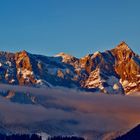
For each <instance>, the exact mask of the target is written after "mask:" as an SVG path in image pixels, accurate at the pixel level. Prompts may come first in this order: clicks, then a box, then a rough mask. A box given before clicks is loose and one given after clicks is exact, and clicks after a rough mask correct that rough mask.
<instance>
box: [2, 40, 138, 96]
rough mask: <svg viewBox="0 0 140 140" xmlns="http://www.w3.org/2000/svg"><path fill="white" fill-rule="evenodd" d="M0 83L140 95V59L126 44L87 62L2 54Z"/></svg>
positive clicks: (64, 56) (62, 57)
mask: <svg viewBox="0 0 140 140" xmlns="http://www.w3.org/2000/svg"><path fill="white" fill-rule="evenodd" d="M0 83H7V84H13V85H25V86H36V87H42V86H44V87H50V88H51V87H54V86H62V87H69V88H76V89H79V90H86V91H92V92H94V91H101V92H102V93H106V94H130V93H133V92H137V91H140V56H139V55H137V54H136V53H134V52H133V51H132V49H131V48H129V46H128V45H127V44H126V43H125V42H121V43H120V44H119V45H117V46H116V47H115V48H114V49H111V50H107V51H105V52H95V53H93V54H89V55H86V56H85V57H83V58H76V57H74V56H71V55H68V54H65V53H60V54H58V55H55V56H52V57H48V56H43V55H35V54H31V53H28V52H26V51H25V50H23V51H21V52H17V53H9V52H0Z"/></svg>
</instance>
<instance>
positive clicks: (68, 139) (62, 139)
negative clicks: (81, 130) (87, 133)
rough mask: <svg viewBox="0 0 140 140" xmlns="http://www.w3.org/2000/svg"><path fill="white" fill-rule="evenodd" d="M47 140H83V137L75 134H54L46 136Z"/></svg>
mask: <svg viewBox="0 0 140 140" xmlns="http://www.w3.org/2000/svg"><path fill="white" fill-rule="evenodd" d="M48 140H84V138H81V137H76V136H54V137H50V138H48Z"/></svg>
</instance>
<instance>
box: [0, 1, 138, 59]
mask: <svg viewBox="0 0 140 140" xmlns="http://www.w3.org/2000/svg"><path fill="white" fill-rule="evenodd" d="M139 38H140V1H139V0H1V1H0V50H6V51H19V50H27V51H29V52H31V53H36V54H44V55H54V54H56V53H58V52H65V53H69V54H71V55H75V56H77V57H81V56H84V55H86V54H88V53H93V52H95V51H97V50H99V51H104V50H106V49H110V48H113V47H115V46H116V45H117V44H118V43H119V42H120V41H122V40H124V41H126V42H127V44H128V45H129V46H130V47H131V48H132V49H133V50H134V51H135V52H137V53H139V54H140V49H139V48H140V39H139Z"/></svg>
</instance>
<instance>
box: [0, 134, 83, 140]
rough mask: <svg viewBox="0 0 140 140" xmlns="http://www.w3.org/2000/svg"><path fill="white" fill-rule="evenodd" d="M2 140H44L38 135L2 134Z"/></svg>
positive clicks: (67, 139)
mask: <svg viewBox="0 0 140 140" xmlns="http://www.w3.org/2000/svg"><path fill="white" fill-rule="evenodd" d="M0 140H42V138H41V136H38V135H36V134H32V135H28V134H23V135H19V134H13V135H4V134H0ZM46 140H84V138H80V137H76V136H54V137H49V138H47V139H46Z"/></svg>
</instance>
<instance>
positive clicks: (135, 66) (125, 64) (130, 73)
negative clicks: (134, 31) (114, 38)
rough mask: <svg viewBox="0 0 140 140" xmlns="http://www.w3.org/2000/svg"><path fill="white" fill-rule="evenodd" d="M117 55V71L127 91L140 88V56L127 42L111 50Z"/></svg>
mask: <svg viewBox="0 0 140 140" xmlns="http://www.w3.org/2000/svg"><path fill="white" fill-rule="evenodd" d="M111 52H112V53H113V55H114V56H115V71H116V73H117V74H118V75H119V76H120V82H121V84H122V85H123V88H124V90H125V92H126V93H129V92H131V91H139V90H140V58H139V56H138V55H136V54H135V53H134V52H133V51H132V50H131V49H130V48H129V47H128V45H127V44H126V43H125V42H122V43H121V44H120V45H118V46H117V47H116V48H115V49H113V50H111Z"/></svg>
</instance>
